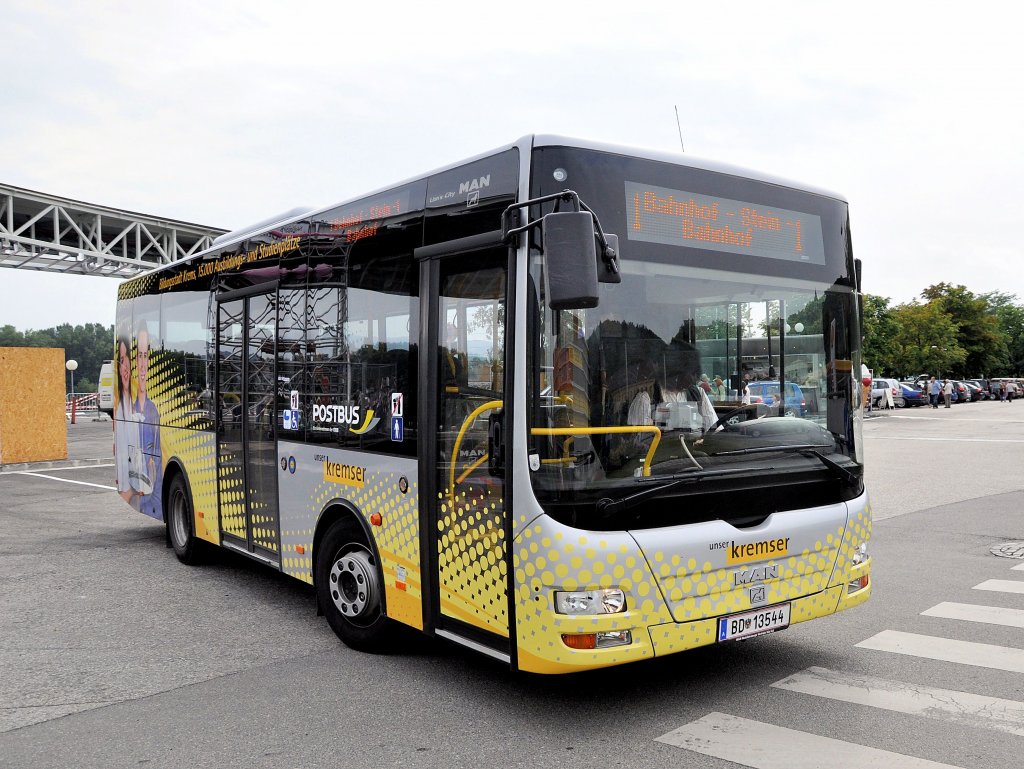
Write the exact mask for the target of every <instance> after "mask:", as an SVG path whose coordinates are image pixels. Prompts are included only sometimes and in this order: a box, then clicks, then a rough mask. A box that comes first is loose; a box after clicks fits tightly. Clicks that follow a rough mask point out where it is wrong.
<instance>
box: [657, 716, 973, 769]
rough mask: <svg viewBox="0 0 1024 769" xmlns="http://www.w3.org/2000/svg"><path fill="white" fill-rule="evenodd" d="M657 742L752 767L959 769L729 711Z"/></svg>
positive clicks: (792, 768)
mask: <svg viewBox="0 0 1024 769" xmlns="http://www.w3.org/2000/svg"><path fill="white" fill-rule="evenodd" d="M658 742H663V743H665V744H667V745H674V746H676V747H679V748H686V749H687V750H692V751H695V752H697V753H701V754H703V755H705V756H714V757H715V758H722V759H725V760H726V761H732V762H734V763H737V764H740V765H742V766H749V767H754V769H835V767H836V766H842V767H843V769H956V767H953V766H952V765H951V764H939V763H936V762H935V761H927V760H925V759H923V758H915V757H913V756H905V755H902V754H900V753H890V752H889V751H886V750H879V749H878V748H869V747H866V746H864V745H857V744H855V743H852V742H844V741H842V740H836V739H832V738H831V737H820V736H819V735H817V734H810V733H807V732H800V731H796V730H795V729H786V728H785V727H782V726H773V725H772V724H765V723H761V722H760V721H751V720H749V719H746V718H739V717H737V716H730V715H727V714H725V713H708V715H706V716H704V717H703V718H700V719H698V720H696V721H693V722H691V723H689V724H686V725H685V726H681V727H679V728H678V729H675V730H674V731H671V732H669V733H668V734H663V735H662V736H661V737H658ZM839 757H841V759H842V760H841V761H839V760H837V759H838V758H839Z"/></svg>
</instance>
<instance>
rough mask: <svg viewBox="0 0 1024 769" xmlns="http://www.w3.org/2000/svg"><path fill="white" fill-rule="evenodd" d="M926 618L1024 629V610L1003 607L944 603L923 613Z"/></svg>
mask: <svg viewBox="0 0 1024 769" xmlns="http://www.w3.org/2000/svg"><path fill="white" fill-rule="evenodd" d="M921 614H923V615H924V616H925V617H944V618H945V619H959V620H964V621H965V622H984V623H986V624H988V625H1005V626H1006V627H1020V628H1024V609H1004V608H1002V607H1001V606H978V605H976V604H973V603H952V602H950V601H944V602H943V603H940V604H937V605H935V606H933V607H932V608H930V609H925V610H924V611H923V612H921Z"/></svg>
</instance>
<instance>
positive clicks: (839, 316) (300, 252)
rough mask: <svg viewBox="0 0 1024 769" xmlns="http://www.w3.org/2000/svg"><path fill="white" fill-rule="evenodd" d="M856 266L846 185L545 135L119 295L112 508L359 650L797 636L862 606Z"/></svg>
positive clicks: (517, 653) (593, 653)
mask: <svg viewBox="0 0 1024 769" xmlns="http://www.w3.org/2000/svg"><path fill="white" fill-rule="evenodd" d="M858 275H859V273H858V267H857V266H856V265H855V261H854V259H853V255H852V251H851V246H850V234H849V223H848V214H847V205H846V203H845V202H844V200H843V199H842V198H841V197H839V196H837V195H834V194H831V193H828V192H824V191H821V190H817V189H813V188H810V187H807V186H804V185H800V184H794V183H791V182H788V181H783V180H780V179H776V178H773V177H769V176H766V175H763V174H758V173H752V172H750V171H745V170H741V169H738V168H733V167H729V166H724V165H718V164H714V163H710V162H705V161H698V160H695V159H692V158H690V157H689V156H685V155H679V154H670V153H660V152H652V151H639V150H634V149H627V148H623V147H615V146H606V145H600V144H596V143H592V142H586V141H578V140H573V139H566V138H562V137H554V136H540V135H537V136H527V137H525V138H523V139H520V140H519V141H517V142H515V143H513V144H511V145H509V146H506V147H503V148H500V149H499V150H496V151H494V152H490V153H487V154H484V155H480V156H477V157H474V158H471V159H469V160H466V161H463V162H460V163H457V164H454V165H451V166H449V167H446V168H443V169H440V170H438V171H435V172H433V173H429V174H426V175H423V176H420V177H417V178H415V179H412V180H410V181H407V182H403V183H401V184H398V185H395V186H392V187H389V188H386V189H382V190H379V191H377V192H373V193H371V194H368V195H365V196H363V197H360V198H358V199H355V200H351V201H349V202H345V203H342V204H340V205H337V206H333V207H330V208H326V209H322V210H313V211H294V212H291V213H289V214H288V215H287V216H283V217H281V218H280V219H279V220H277V221H271V222H269V223H265V224H262V225H260V226H255V227H253V228H251V229H249V230H245V231H239V232H236V233H230V234H228V235H225V236H222V237H221V238H219V239H218V241H217V242H216V243H215V244H214V246H213V247H212V248H211V249H210V250H208V251H206V252H204V253H202V254H199V255H197V256H195V257H193V258H190V259H187V260H183V261H181V262H177V263H175V264H172V265H168V266H165V267H162V268H161V269H159V270H156V271H154V272H152V273H148V274H145V275H142V276H139V277H137V278H135V279H133V280H131V281H128V282H126V283H124V284H123V285H122V286H121V289H120V292H119V297H118V315H117V349H116V356H117V357H116V360H115V367H116V371H117V376H116V385H117V393H116V397H115V407H114V411H115V414H114V416H115V423H116V428H115V444H116V453H117V469H118V492H119V494H120V495H121V496H122V498H123V499H125V501H127V502H128V503H129V504H131V505H133V506H134V507H136V508H137V509H139V510H140V511H142V512H144V513H146V514H148V515H150V516H152V517H154V518H156V519H157V520H163V521H166V525H167V541H168V544H169V545H170V546H171V547H173V548H174V551H175V553H176V554H177V556H178V558H179V559H180V560H182V561H184V562H186V563H192V562H194V561H196V560H197V559H198V558H199V557H200V556H201V555H202V551H203V550H204V549H206V548H209V547H211V546H220V547H223V548H227V549H229V550H232V551H235V552H238V553H242V554H244V555H246V556H248V557H251V558H253V559H256V560H258V561H261V562H263V563H265V564H267V565H268V566H269V567H271V568H274V569H279V570H281V571H283V572H285V573H286V574H289V575H291V576H293V577H295V578H296V579H299V580H302V581H304V582H307V583H310V584H312V585H313V586H314V587H315V593H316V598H317V607H318V610H319V611H321V612H322V613H323V614H324V615H326V617H327V620H328V622H329V623H330V625H331V627H332V628H333V629H334V630H335V631H336V633H337V634H338V636H340V637H341V639H342V640H343V641H345V642H346V643H347V644H349V645H351V646H353V647H355V648H359V649H371V650H372V649H382V648H385V647H386V646H387V645H388V644H389V643H392V642H393V639H394V636H395V634H394V632H393V631H394V630H395V629H396V627H397V625H398V624H399V623H400V624H403V625H408V626H411V627H413V628H417V629H420V630H422V631H424V632H425V633H428V634H431V635H435V636H439V637H443V638H446V639H450V640H451V641H454V642H456V643H460V644H463V645H465V646H468V647H471V648H473V649H476V650H478V651H480V652H483V653H485V654H488V655H490V656H492V657H495V658H498V659H500V660H503V661H505V662H507V663H508V664H509V665H511V666H512V667H513V668H514V669H519V670H523V671H532V672H539V673H559V672H568V671H577V670H583V669H588V668H597V667H602V666H607V665H616V664H621V663H625V662H630V661H634V660H642V659H650V658H653V657H657V656H661V655H666V654H671V653H673V652H678V651H682V650H684V649H691V648H694V647H697V646H702V645H706V644H714V643H719V642H728V641H731V640H735V639H741V638H749V637H751V636H754V635H758V634H762V633H768V632H773V631H777V630H781V629H783V628H786V627H788V626H789V625H791V624H794V623H797V622H804V621H807V620H810V619H815V618H818V617H823V616H825V615H829V614H833V613H835V612H838V611H842V610H844V609H847V608H850V607H852V606H855V605H857V604H859V603H861V602H863V601H864V600H866V599H867V598H868V596H869V595H870V592H871V585H870V581H869V572H870V567H871V561H870V558H869V556H868V550H867V546H868V539H869V537H870V533H871V515H870V508H869V505H868V499H867V495H866V492H865V490H864V484H863V453H862V452H863V449H862V441H861V428H860V417H859V415H860V395H859V387H858V383H857V381H856V378H855V377H854V372H857V371H859V370H860V318H859V300H858V280H859V277H858ZM772 392H774V393H776V397H774V398H773V397H771V395H770V393H772ZM779 393H784V394H782V395H779Z"/></svg>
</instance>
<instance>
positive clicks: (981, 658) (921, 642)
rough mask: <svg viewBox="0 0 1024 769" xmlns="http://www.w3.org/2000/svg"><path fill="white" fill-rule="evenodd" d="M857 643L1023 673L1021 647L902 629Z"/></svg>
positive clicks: (1023, 665) (893, 651)
mask: <svg viewBox="0 0 1024 769" xmlns="http://www.w3.org/2000/svg"><path fill="white" fill-rule="evenodd" d="M857 646H858V647H860V648H861V649H875V650H877V651H883V652H892V653H894V654H906V655H908V656H911V657H923V658H925V659H930V660H942V661H943V662H956V663H958V664H961V665H972V666H973V667H979V668H992V669H994V670H1007V671H1009V672H1011V673H1024V649H1017V648H1013V647H1009V646H995V645H993V644H980V643H974V642H973V641H956V640H954V639H952V638H940V637H937V636H930V635H918V634H917V633H903V632H901V631H899V630H883V631H882V632H881V633H877V634H875V635H873V636H871V638H868V639H866V640H864V641H861V642H860V643H859V644H857Z"/></svg>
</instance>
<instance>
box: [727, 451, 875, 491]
mask: <svg viewBox="0 0 1024 769" xmlns="http://www.w3.org/2000/svg"><path fill="white" fill-rule="evenodd" d="M824 448H827V447H826V446H822V445H821V444H820V443H817V444H815V443H789V444H785V443H784V444H781V445H779V446H756V447H754V448H751V449H737V450H735V451H718V452H715V453H714V454H712V455H711V456H713V457H730V456H738V455H740V454H765V453H768V452H772V451H784V452H786V453H788V454H800V455H801V456H805V457H814V458H815V459H817V460H819V461H820V462H821V463H822V464H823V465H825V467H827V468H828V469H829V470H831V471H832V474H833V475H835V476H836V477H838V478H839V479H840V480H841V481H845V482H846V483H847V484H848V485H850V486H853V487H857V486H859V485H860V479H859V478H857V476H856V475H854V474H853V473H851V472H850V471H849V470H847V469H846V468H845V467H843V466H842V465H840V464H838V463H837V462H835V461H833V460H831V459H829V458H828V457H826V456H825V455H824V454H822V453H821V449H824Z"/></svg>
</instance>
